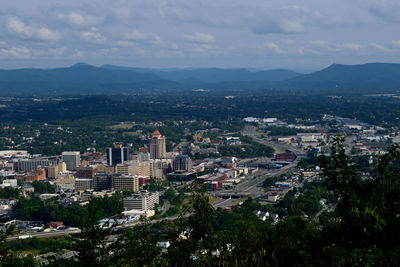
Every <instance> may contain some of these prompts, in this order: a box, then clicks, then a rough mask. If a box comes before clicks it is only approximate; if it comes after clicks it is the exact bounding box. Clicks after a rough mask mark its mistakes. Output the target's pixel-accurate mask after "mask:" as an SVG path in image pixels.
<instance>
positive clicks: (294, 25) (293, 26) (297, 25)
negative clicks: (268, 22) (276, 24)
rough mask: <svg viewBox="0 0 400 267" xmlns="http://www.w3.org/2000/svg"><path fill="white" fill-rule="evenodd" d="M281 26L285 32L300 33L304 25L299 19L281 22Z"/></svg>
mask: <svg viewBox="0 0 400 267" xmlns="http://www.w3.org/2000/svg"><path fill="white" fill-rule="evenodd" d="M281 28H282V30H283V31H284V32H285V33H302V32H304V27H303V25H302V24H301V22H300V21H297V20H288V21H285V22H283V23H282V24H281Z"/></svg>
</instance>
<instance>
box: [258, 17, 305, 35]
mask: <svg viewBox="0 0 400 267" xmlns="http://www.w3.org/2000/svg"><path fill="white" fill-rule="evenodd" d="M252 31H253V33H255V34H271V33H278V34H292V33H303V32H305V29H304V26H303V25H302V24H301V22H300V21H298V20H288V21H283V22H277V21H271V20H265V21H263V22H261V23H259V24H257V25H256V26H255V27H253V28H252Z"/></svg>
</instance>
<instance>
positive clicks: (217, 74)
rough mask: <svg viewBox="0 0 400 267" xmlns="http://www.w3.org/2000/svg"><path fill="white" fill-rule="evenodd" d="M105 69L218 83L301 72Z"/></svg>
mask: <svg viewBox="0 0 400 267" xmlns="http://www.w3.org/2000/svg"><path fill="white" fill-rule="evenodd" d="M101 68H105V69H114V70H115V69H121V70H133V71H142V72H148V73H153V74H155V75H157V76H159V77H161V78H163V79H165V80H171V81H175V82H182V83H185V81H190V82H192V83H193V81H196V82H197V83H217V82H232V81H241V82H242V81H283V80H287V79H290V78H294V77H297V76H299V75H301V74H299V73H296V72H294V71H291V70H286V69H273V70H263V71H249V70H247V69H244V68H238V69H221V68H198V69H197V68H196V69H165V70H160V69H145V68H131V67H121V66H115V65H103V66H101Z"/></svg>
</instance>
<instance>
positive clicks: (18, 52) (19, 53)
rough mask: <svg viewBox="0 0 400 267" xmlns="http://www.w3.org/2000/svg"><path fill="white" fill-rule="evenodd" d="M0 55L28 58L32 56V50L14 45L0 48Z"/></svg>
mask: <svg viewBox="0 0 400 267" xmlns="http://www.w3.org/2000/svg"><path fill="white" fill-rule="evenodd" d="M0 55H1V56H3V57H4V56H5V57H13V58H17V59H28V58H31V57H32V52H31V50H30V49H28V48H26V47H24V46H14V47H10V48H2V49H0Z"/></svg>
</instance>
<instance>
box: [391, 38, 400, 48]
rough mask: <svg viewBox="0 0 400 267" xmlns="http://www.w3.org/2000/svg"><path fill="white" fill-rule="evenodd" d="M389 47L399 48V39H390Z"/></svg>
mask: <svg viewBox="0 0 400 267" xmlns="http://www.w3.org/2000/svg"><path fill="white" fill-rule="evenodd" d="M390 47H391V48H394V49H400V40H395V41H391V42H390Z"/></svg>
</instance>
